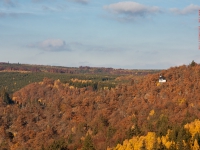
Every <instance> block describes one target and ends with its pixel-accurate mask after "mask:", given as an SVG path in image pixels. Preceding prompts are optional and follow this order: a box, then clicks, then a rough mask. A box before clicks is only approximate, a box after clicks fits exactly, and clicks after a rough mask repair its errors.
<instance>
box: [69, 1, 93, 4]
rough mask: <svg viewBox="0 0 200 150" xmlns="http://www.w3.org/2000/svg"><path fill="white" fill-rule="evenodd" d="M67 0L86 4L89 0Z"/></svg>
mask: <svg viewBox="0 0 200 150" xmlns="http://www.w3.org/2000/svg"><path fill="white" fill-rule="evenodd" d="M69 1H73V2H77V3H81V4H88V3H89V0H69Z"/></svg>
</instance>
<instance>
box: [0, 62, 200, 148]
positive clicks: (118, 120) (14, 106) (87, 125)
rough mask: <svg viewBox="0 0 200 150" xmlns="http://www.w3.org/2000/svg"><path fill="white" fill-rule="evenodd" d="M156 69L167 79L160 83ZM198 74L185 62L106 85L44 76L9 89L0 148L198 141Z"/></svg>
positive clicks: (160, 145)
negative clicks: (78, 83)
mask: <svg viewBox="0 0 200 150" xmlns="http://www.w3.org/2000/svg"><path fill="white" fill-rule="evenodd" d="M160 74H162V75H163V76H165V78H166V79H167V82H166V83H163V84H158V78H159V75H160ZM199 76H200V65H198V64H195V65H189V66H186V65H183V66H180V67H172V68H170V69H168V70H164V71H162V72H161V73H157V74H152V75H147V76H144V77H141V78H137V80H136V79H135V78H133V79H132V80H130V81H129V83H125V84H118V85H117V86H116V87H115V88H111V89H110V90H108V89H106V90H104V89H99V90H93V89H92V88H88V87H80V88H78V87H77V88H71V85H69V83H63V82H60V81H59V80H52V79H49V78H45V79H44V80H43V81H42V82H36V83H32V84H29V85H27V86H25V87H24V88H22V89H20V90H19V91H17V92H15V93H14V94H13V96H12V97H11V96H9V95H8V96H9V97H10V98H11V99H12V101H13V103H5V99H4V98H5V95H6V94H2V95H4V96H1V97H0V101H1V105H0V112H2V113H1V114H0V133H1V135H2V136H1V137H0V149H11V150H12V149H13V150H20V149H39V150H40V149H41V150H42V149H43V150H47V149H56V148H57V149H70V150H72V149H84V150H85V149H92V150H94V149H98V150H104V149H107V148H109V147H110V148H112V147H114V148H113V149H115V148H116V149H120V147H121V146H123V147H126V146H125V145H127V144H128V143H132V145H133V146H134V147H140V149H146V148H147V149H170V148H171V149H173V148H174V147H176V148H177V149H178V148H179V149H181V147H184V148H185V149H186V148H188V149H192V148H193V147H194V145H195V146H196V147H198V146H199V141H200V140H199V133H200V130H199V129H196V128H195V129H193V128H192V127H193V126H196V127H200V124H199V123H198V121H196V122H193V121H194V120H195V119H198V118H199V117H200V111H199V110H200V102H199V99H200V94H199V89H200V82H199ZM192 122H193V124H192ZM190 123H191V124H190ZM185 125H187V126H185ZM151 137H152V138H151ZM126 139H127V140H126ZM149 141H154V142H153V143H155V144H153V145H152V144H151V143H152V142H149ZM195 141H196V142H195ZM117 144H121V145H117ZM192 144H193V145H192ZM116 145H117V147H116ZM129 145H131V144H129ZM148 147H150V148H148ZM135 149H137V148H135Z"/></svg>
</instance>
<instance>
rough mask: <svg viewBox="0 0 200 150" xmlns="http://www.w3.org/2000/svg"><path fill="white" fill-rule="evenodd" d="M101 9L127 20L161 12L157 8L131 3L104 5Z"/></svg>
mask: <svg viewBox="0 0 200 150" xmlns="http://www.w3.org/2000/svg"><path fill="white" fill-rule="evenodd" d="M103 8H104V9H105V10H107V11H109V12H111V13H113V14H116V15H118V16H122V17H124V18H129V19H134V18H138V17H142V16H145V15H149V14H155V13H158V12H161V10H160V8H159V7H156V6H146V5H142V4H139V3H136V2H131V1H127V2H118V3H114V4H110V5H106V6H104V7H103Z"/></svg>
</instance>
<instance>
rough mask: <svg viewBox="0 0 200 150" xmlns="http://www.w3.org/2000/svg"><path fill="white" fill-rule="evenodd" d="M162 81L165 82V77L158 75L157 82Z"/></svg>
mask: <svg viewBox="0 0 200 150" xmlns="http://www.w3.org/2000/svg"><path fill="white" fill-rule="evenodd" d="M163 82H167V80H166V79H165V77H163V76H161V75H160V77H159V83H163Z"/></svg>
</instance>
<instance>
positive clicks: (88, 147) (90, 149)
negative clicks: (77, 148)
mask: <svg viewBox="0 0 200 150" xmlns="http://www.w3.org/2000/svg"><path fill="white" fill-rule="evenodd" d="M82 150H95V148H94V145H93V142H92V138H91V136H90V135H89V134H88V135H87V136H86V137H85V140H84V142H83V147H82Z"/></svg>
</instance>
